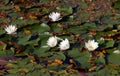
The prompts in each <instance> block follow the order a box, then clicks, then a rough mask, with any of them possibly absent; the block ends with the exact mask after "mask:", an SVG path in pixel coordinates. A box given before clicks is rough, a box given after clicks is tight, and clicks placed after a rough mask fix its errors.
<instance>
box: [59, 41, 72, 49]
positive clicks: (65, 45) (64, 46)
mask: <svg viewBox="0 0 120 76" xmlns="http://www.w3.org/2000/svg"><path fill="white" fill-rule="evenodd" d="M59 48H60V50H67V49H69V48H70V43H69V40H68V39H65V40H62V42H60V44H59Z"/></svg>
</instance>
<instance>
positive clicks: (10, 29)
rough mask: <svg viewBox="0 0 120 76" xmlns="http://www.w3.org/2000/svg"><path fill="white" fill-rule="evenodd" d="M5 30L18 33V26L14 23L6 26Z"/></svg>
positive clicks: (9, 32)
mask: <svg viewBox="0 0 120 76" xmlns="http://www.w3.org/2000/svg"><path fill="white" fill-rule="evenodd" d="M5 31H6V32H7V34H16V31H17V28H16V26H14V25H9V26H8V27H6V28H5Z"/></svg>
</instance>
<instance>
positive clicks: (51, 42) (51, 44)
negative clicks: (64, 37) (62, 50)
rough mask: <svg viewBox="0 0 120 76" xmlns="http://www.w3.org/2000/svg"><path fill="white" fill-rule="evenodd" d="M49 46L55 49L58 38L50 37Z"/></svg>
mask: <svg viewBox="0 0 120 76" xmlns="http://www.w3.org/2000/svg"><path fill="white" fill-rule="evenodd" d="M47 45H48V46H50V47H55V46H56V45H57V38H56V37H49V39H48V41H47Z"/></svg>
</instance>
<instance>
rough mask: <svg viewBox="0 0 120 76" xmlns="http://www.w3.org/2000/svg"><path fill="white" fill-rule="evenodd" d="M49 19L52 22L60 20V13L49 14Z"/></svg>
mask: <svg viewBox="0 0 120 76" xmlns="http://www.w3.org/2000/svg"><path fill="white" fill-rule="evenodd" d="M49 18H50V19H52V21H54V22H55V21H59V20H61V19H62V18H60V13H58V12H52V13H50V15H49Z"/></svg>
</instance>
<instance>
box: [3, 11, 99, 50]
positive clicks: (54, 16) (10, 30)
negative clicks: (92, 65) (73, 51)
mask: <svg viewBox="0 0 120 76" xmlns="http://www.w3.org/2000/svg"><path fill="white" fill-rule="evenodd" d="M49 18H51V20H52V21H53V22H55V21H59V20H61V19H62V18H61V17H60V13H58V12H52V13H50V15H49ZM5 31H6V32H7V34H17V32H16V31H17V27H16V26H14V25H9V26H8V27H6V28H5ZM57 40H61V41H62V42H60V44H59V48H60V50H67V49H69V48H70V43H69V40H68V39H67V38H66V39H65V40H63V39H61V38H58V37H56V36H55V37H50V38H49V39H48V41H47V45H48V46H50V47H55V46H56V45H57V43H58V41H57ZM85 47H86V48H87V49H88V50H89V51H93V50H95V49H97V48H98V43H97V42H95V40H89V41H88V42H86V43H85Z"/></svg>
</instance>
